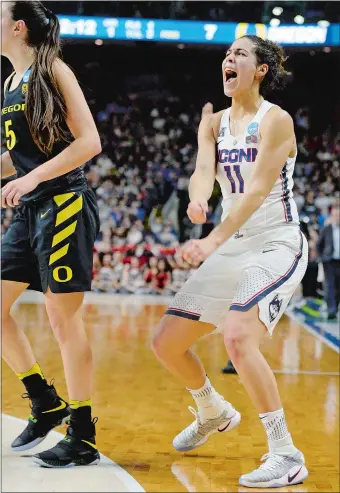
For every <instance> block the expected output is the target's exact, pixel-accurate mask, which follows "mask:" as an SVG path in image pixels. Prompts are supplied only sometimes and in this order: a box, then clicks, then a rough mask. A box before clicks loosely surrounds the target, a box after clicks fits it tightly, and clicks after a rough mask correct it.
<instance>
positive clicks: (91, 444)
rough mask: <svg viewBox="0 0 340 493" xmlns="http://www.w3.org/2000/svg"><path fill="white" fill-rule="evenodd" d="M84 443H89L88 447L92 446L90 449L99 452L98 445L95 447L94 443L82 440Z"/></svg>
mask: <svg viewBox="0 0 340 493" xmlns="http://www.w3.org/2000/svg"><path fill="white" fill-rule="evenodd" d="M82 442H84V443H87V445H90V447H92V448H94V449H95V450H97V445H95V444H94V443H91V442H88V441H87V440H82Z"/></svg>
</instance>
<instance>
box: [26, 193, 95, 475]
mask: <svg viewBox="0 0 340 493" xmlns="http://www.w3.org/2000/svg"><path fill="white" fill-rule="evenodd" d="M45 209H46V210H47V209H50V212H51V213H50V215H49V218H48V217H47V219H45V217H46V216H45V215H44V214H43V215H42V221H44V222H43V223H42V222H41V221H40V220H39V215H37V214H36V215H35V217H33V218H31V219H32V221H33V223H34V221H38V222H35V223H34V229H35V231H37V232H39V228H41V229H43V231H44V232H45V234H37V235H36V243H35V248H36V250H37V256H40V258H41V260H40V271H41V275H42V285H43V290H44V292H45V304H46V311H47V314H48V317H49V320H50V324H51V327H52V330H53V332H54V335H55V337H56V339H57V341H58V344H59V348H60V352H61V356H62V361H63V365H64V371H65V379H66V385H67V389H68V394H69V400H70V426H69V427H68V430H67V435H66V437H65V438H64V439H63V440H62V441H61V442H59V443H58V444H57V445H56V446H55V447H53V448H52V449H50V450H47V451H45V452H42V453H39V454H36V455H35V456H34V461H35V462H36V463H38V464H39V465H42V466H45V467H70V466H73V465H90V464H97V463H98V462H99V452H98V450H97V447H96V441H95V421H94V420H92V389H93V362H92V351H91V347H90V344H89V341H88V338H87V335H86V331H85V328H84V324H83V320H82V313H81V311H82V303H83V298H84V292H85V291H89V290H90V289H91V277H92V263H93V243H94V240H95V237H96V233H97V230H98V221H97V219H98V216H97V208H96V206H95V201H94V197H93V193H92V192H91V191H90V190H87V191H85V192H84V193H73V192H69V193H65V194H62V195H58V196H56V197H54V199H53V200H51V201H49V203H48V204H47V205H46V204H45V206H44V210H45ZM39 254H40V255H39Z"/></svg>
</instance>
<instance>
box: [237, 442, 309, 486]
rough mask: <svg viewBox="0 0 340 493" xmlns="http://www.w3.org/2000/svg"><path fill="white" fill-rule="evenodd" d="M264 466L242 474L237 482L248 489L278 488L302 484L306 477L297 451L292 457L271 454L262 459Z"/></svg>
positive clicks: (303, 461) (302, 457) (305, 470)
mask: <svg viewBox="0 0 340 493" xmlns="http://www.w3.org/2000/svg"><path fill="white" fill-rule="evenodd" d="M261 460H262V461H265V462H264V464H261V466H260V467H259V468H258V469H255V471H253V472H251V473H249V474H243V475H242V476H241V477H240V479H239V482H240V484H242V486H247V487H248V488H279V487H281V486H291V485H293V484H298V483H302V482H303V481H304V480H305V479H306V478H307V477H308V471H307V468H306V466H305V458H304V456H303V453H302V452H300V450H298V451H297V452H296V453H295V454H294V455H277V454H273V453H269V454H266V455H264V456H263V457H262V459H261Z"/></svg>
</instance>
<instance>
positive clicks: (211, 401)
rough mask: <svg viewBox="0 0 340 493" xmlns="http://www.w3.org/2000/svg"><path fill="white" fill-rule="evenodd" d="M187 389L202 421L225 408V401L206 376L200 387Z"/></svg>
mask: <svg viewBox="0 0 340 493" xmlns="http://www.w3.org/2000/svg"><path fill="white" fill-rule="evenodd" d="M188 390H189V392H190V394H191V395H192V397H193V398H194V400H195V402H196V405H197V408H198V412H199V415H200V418H201V419H202V420H203V421H205V420H206V419H212V418H216V417H217V416H219V415H220V414H221V412H222V411H223V410H224V409H225V408H226V401H225V400H224V399H223V397H222V396H221V395H220V394H218V393H217V392H216V390H215V389H214V387H213V386H212V385H211V383H210V380H209V378H208V377H207V378H206V380H205V384H204V385H203V387H201V388H200V389H195V390H192V389H188Z"/></svg>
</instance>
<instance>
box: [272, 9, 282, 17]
mask: <svg viewBox="0 0 340 493" xmlns="http://www.w3.org/2000/svg"><path fill="white" fill-rule="evenodd" d="M282 12H283V8H282V7H274V8H273V10H272V13H273V14H274V15H281V14H282Z"/></svg>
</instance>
